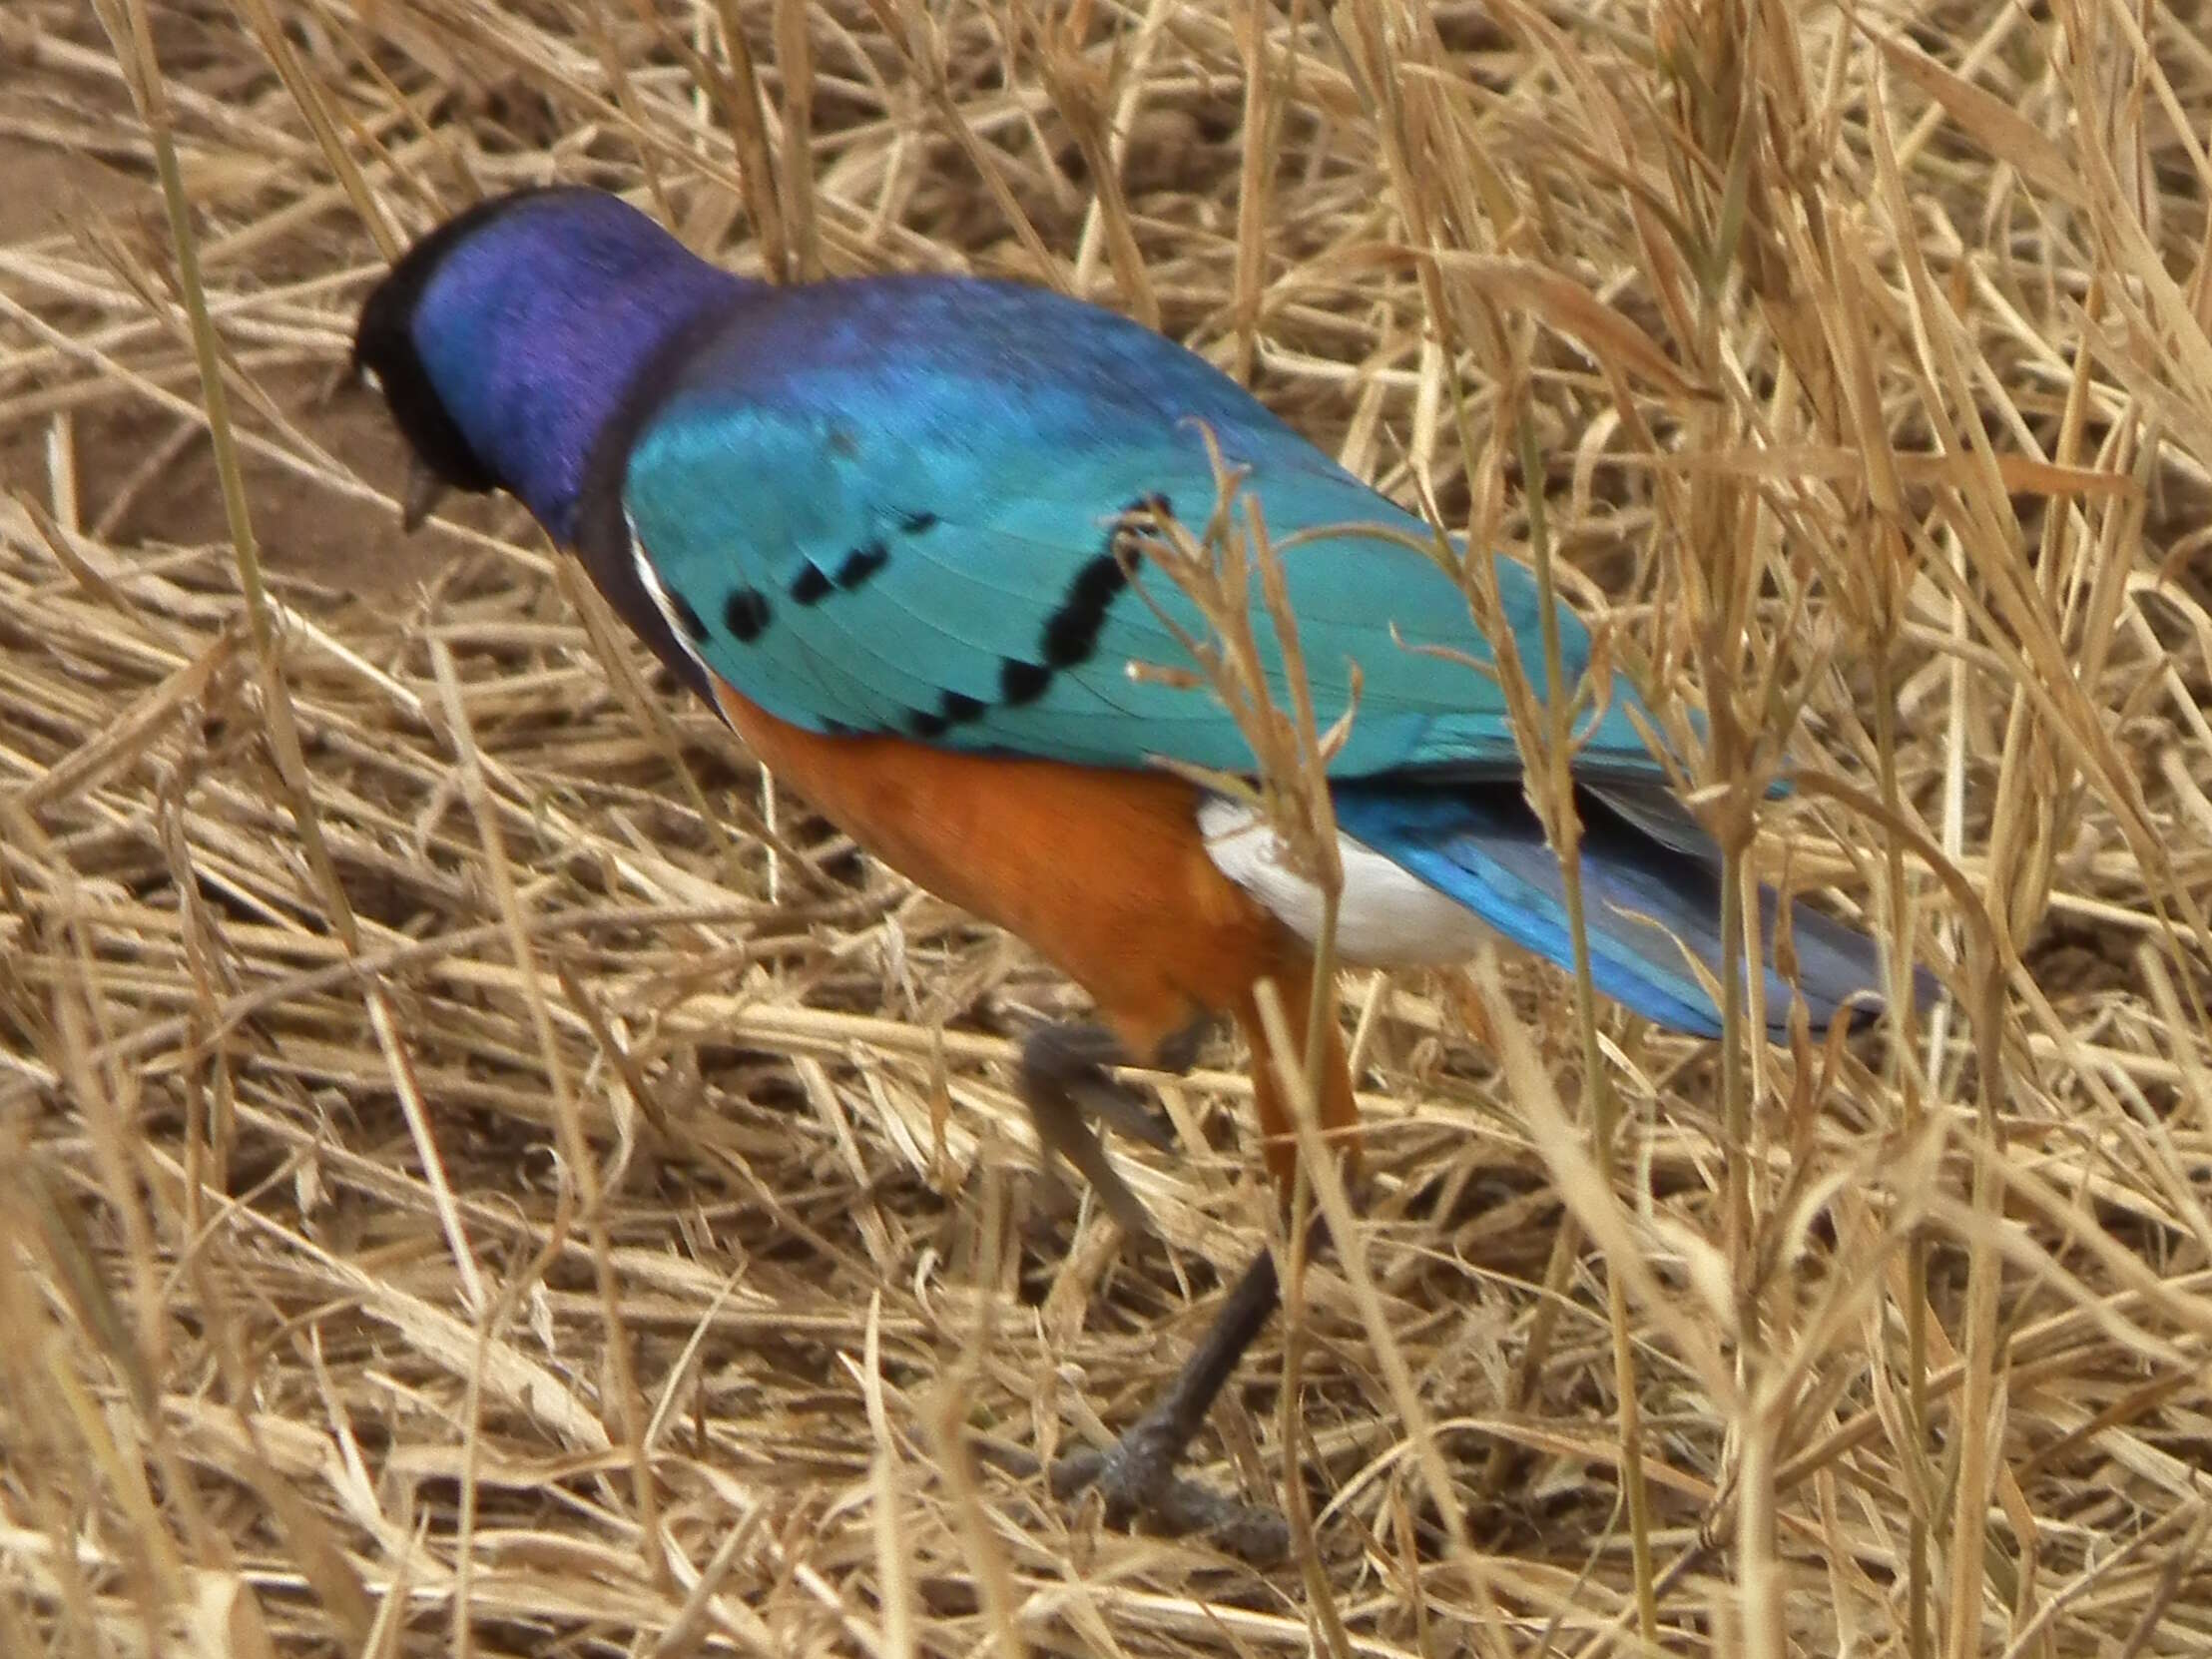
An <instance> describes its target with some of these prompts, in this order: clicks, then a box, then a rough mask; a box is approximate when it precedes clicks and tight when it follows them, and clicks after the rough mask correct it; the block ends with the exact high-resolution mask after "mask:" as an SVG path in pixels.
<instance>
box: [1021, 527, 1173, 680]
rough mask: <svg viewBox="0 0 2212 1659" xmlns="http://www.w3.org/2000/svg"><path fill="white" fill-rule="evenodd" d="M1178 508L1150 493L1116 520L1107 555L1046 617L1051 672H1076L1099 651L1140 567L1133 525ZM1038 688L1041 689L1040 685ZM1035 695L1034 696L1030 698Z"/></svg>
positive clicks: (1041, 646)
mask: <svg viewBox="0 0 2212 1659" xmlns="http://www.w3.org/2000/svg"><path fill="white" fill-rule="evenodd" d="M1173 510H1174V509H1173V508H1172V507H1170V506H1169V504H1168V499H1167V497H1166V496H1164V495H1148V496H1143V497H1140V498H1139V499H1137V500H1135V501H1132V502H1131V503H1130V504H1129V505H1128V506H1126V507H1124V508H1123V509H1122V510H1121V512H1120V514H1119V515H1118V516H1117V517H1116V519H1115V520H1114V527H1113V529H1112V530H1111V531H1110V532H1108V534H1107V537H1106V551H1105V552H1103V553H1101V554H1099V555H1098V556H1097V557H1096V558H1094V559H1091V560H1089V561H1087V562H1086V563H1085V564H1084V566H1083V568H1082V569H1080V570H1078V571H1077V572H1076V573H1075V580H1074V581H1072V582H1070V583H1069V584H1068V590H1067V594H1066V596H1065V597H1064V598H1062V599H1061V601H1060V608H1059V609H1058V610H1056V611H1054V612H1053V613H1052V615H1051V616H1049V617H1047V618H1046V619H1045V624H1044V632H1043V634H1042V635H1040V636H1039V638H1038V641H1037V650H1038V654H1039V655H1041V656H1042V657H1043V658H1044V661H1045V665H1046V667H1048V668H1056V669H1057V668H1073V667H1075V665H1076V664H1078V663H1082V662H1087V661H1089V659H1090V656H1091V654H1092V653H1093V652H1094V651H1096V650H1097V649H1098V636H1099V633H1100V631H1101V630H1103V629H1104V628H1105V626H1106V613H1107V612H1108V611H1109V610H1111V609H1112V608H1113V604H1114V601H1115V600H1116V599H1118V598H1120V597H1121V592H1122V590H1123V589H1124V588H1126V587H1128V586H1129V579H1130V576H1131V575H1132V574H1133V573H1134V572H1135V570H1136V567H1137V557H1138V554H1137V549H1136V546H1135V543H1134V533H1135V531H1136V530H1137V529H1138V528H1139V526H1138V525H1136V524H1134V523H1132V522H1131V521H1132V520H1134V519H1136V518H1138V517H1139V516H1141V515H1150V516H1153V517H1156V518H1165V517H1167V516H1168V514H1169V513H1170V512H1172V511H1173ZM1039 690H1042V688H1041V687H1040V688H1039ZM1032 695H1034V694H1032Z"/></svg>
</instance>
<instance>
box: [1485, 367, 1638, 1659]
mask: <svg viewBox="0 0 2212 1659" xmlns="http://www.w3.org/2000/svg"><path fill="white" fill-rule="evenodd" d="M1517 429H1518V434H1519V439H1520V456H1521V476H1522V477H1523V478H1525V479H1528V480H1530V481H1531V487H1530V488H1529V490H1528V493H1527V496H1526V508H1527V512H1528V548H1529V560H1530V563H1531V564H1532V565H1533V567H1534V569H1535V573H1536V606H1537V613H1538V616H1539V617H1540V618H1541V634H1542V640H1543V655H1544V663H1543V673H1544V708H1545V711H1546V713H1547V714H1548V716H1549V719H1550V730H1549V731H1548V732H1547V733H1546V734H1545V743H1544V754H1543V759H1544V761H1545V763H1546V767H1545V771H1546V772H1547V773H1548V777H1547V779H1546V782H1547V784H1548V786H1549V795H1550V801H1549V803H1548V808H1549V810H1548V811H1547V812H1546V813H1545V815H1544V817H1545V819H1546V823H1547V827H1548V828H1549V830H1550V831H1551V838H1552V844H1553V847H1554V849H1555V850H1556V851H1557V853H1558V855H1559V871H1560V876H1561V885H1562V888H1563V890H1564V893H1565V898H1566V909H1567V928H1568V933H1569V935H1570V937H1571V938H1572V939H1573V941H1574V1014H1575V1024H1576V1026H1577V1028H1578V1029H1579V1031H1580V1033H1581V1038H1582V1080H1583V1087H1584V1088H1586V1089H1587V1090H1588V1091H1589V1097H1590V1141H1591V1147H1592V1151H1593V1153H1594V1155H1595V1157H1596V1159H1597V1165H1598V1170H1599V1172H1600V1173H1601V1174H1602V1175H1603V1177H1604V1179H1605V1180H1606V1182H1607V1184H1608V1185H1610V1184H1611V1183H1612V1181H1613V1179H1614V1160H1615V1156H1616V1146H1615V1142H1616V1140H1617V1138H1618V1135H1619V1132H1620V1112H1619V1105H1618V1102H1617V1100H1616V1098H1615V1096H1614V1094H1613V1085H1612V1074H1611V1072H1610V1071H1609V1070H1608V1069H1607V1064H1606V1060H1605V1056H1604V1054H1603V1052H1602V1051H1601V1050H1600V1049H1599V1047H1598V1040H1597V995H1596V991H1595V989H1594V988H1593V987H1592V985H1591V983H1590V934H1589V928H1588V926H1587V924H1586V922H1585V918H1584V916H1583V910H1582V868H1581V861H1580V846H1581V832H1582V824H1581V819H1580V817H1579V816H1578V815H1577V813H1576V811H1575V804H1574V780H1573V774H1572V772H1571V771H1570V770H1569V769H1570V768H1571V767H1572V765H1573V761H1574V732H1573V724H1572V722H1573V708H1574V704H1573V698H1574V695H1575V690H1576V688H1573V687H1570V686H1568V685H1567V683H1566V674H1565V670H1564V667H1563V653H1562V651H1561V648H1560V643H1559V610H1558V607H1559V590H1558V583H1557V581H1556V579H1555V577H1554V575H1553V572H1552V562H1551V561H1552V548H1551V541H1550V538H1549V537H1548V536H1547V535H1546V534H1545V516H1544V501H1543V491H1542V488H1541V486H1540V485H1538V484H1536V483H1535V480H1539V479H1541V478H1542V477H1543V456H1542V452H1541V451H1540V450H1539V449H1538V447H1537V444H1536V429H1535V426H1534V424H1533V423H1532V422H1531V421H1530V419H1529V418H1528V414H1527V412H1526V409H1525V408H1523V409H1522V411H1521V413H1520V415H1519V417H1518V421H1517ZM1605 1315H1606V1323H1607V1326H1608V1328H1609V1329H1610V1331H1611V1333H1612V1341H1613V1387H1614V1392H1615V1394H1616V1396H1617V1398H1618V1402H1619V1410H1620V1448H1621V1487H1622V1493H1623V1496H1624V1497H1625V1499H1626V1501H1627V1506H1628V1536H1629V1546H1630V1548H1631V1550H1632V1551H1633V1552H1634V1561H1635V1572H1636V1630H1637V1634H1638V1635H1639V1636H1640V1637H1641V1638H1642V1640H1643V1644H1644V1647H1645V1648H1646V1649H1647V1650H1651V1649H1655V1648H1656V1647H1657V1646H1658V1642H1659V1600H1658V1595H1657V1592H1656V1591H1655V1589H1654V1588H1653V1581H1652V1570H1653V1569H1652V1557H1651V1499H1650V1495H1649V1493H1648V1492H1647V1490H1646V1489H1645V1485H1644V1451H1643V1413H1642V1406H1641V1402H1640V1400H1639V1398H1638V1392H1637V1388H1638V1384H1637V1378H1636V1351H1635V1346H1634V1339H1633V1338H1632V1337H1631V1335H1630V1331H1629V1314H1628V1288H1627V1286H1626V1285H1625V1284H1624V1283H1623V1281H1622V1279H1621V1276H1620V1274H1619V1272H1618V1271H1614V1272H1609V1273H1608V1274H1607V1275H1606V1276H1605Z"/></svg>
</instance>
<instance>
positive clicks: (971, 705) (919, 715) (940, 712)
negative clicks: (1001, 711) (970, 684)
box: [906, 691, 990, 738]
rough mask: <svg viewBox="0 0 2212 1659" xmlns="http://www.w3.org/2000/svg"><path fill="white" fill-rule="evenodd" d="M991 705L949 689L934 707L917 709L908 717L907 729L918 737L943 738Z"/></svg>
mask: <svg viewBox="0 0 2212 1659" xmlns="http://www.w3.org/2000/svg"><path fill="white" fill-rule="evenodd" d="M989 707H990V705H989V704H987V703H985V702H984V701H983V700H982V699H981V698H979V697H969V696H968V695H967V694H966V693H965V692H956V691H948V692H946V693H944V694H943V695H942V696H940V697H939V698H938V699H937V706H936V707H935V708H934V709H917V710H915V711H914V712H913V713H912V714H910V715H908V716H907V717H906V730H907V731H909V732H911V733H913V735H914V736H915V737H917V738H941V737H943V736H944V735H945V733H947V732H949V731H951V730H952V728H953V727H955V726H965V725H966V724H967V723H968V722H969V721H971V720H974V719H976V718H977V717H978V716H980V715H981V714H982V713H983V711H984V710H985V709H987V708H989Z"/></svg>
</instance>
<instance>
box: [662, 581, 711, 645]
mask: <svg viewBox="0 0 2212 1659" xmlns="http://www.w3.org/2000/svg"><path fill="white" fill-rule="evenodd" d="M668 609H669V614H670V615H671V616H673V617H675V618H676V625H677V626H678V627H679V628H681V629H683V630H684V637H685V638H686V639H688V640H690V641H691V642H692V643H693V644H694V645H697V644H698V643H699V642H700V641H701V640H703V639H705V638H706V637H707V625H706V624H705V623H704V622H701V621H700V620H699V613H698V612H697V611H695V610H693V609H692V602H691V601H690V600H688V599H686V598H685V597H684V596H683V595H682V594H680V593H677V592H675V591H673V590H671V591H670V593H669V596H668Z"/></svg>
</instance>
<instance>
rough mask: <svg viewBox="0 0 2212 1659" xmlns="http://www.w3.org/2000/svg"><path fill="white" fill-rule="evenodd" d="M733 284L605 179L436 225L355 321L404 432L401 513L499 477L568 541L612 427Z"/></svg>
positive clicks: (366, 366)
mask: <svg viewBox="0 0 2212 1659" xmlns="http://www.w3.org/2000/svg"><path fill="white" fill-rule="evenodd" d="M735 285H736V278H734V277H729V276H727V275H725V274H724V273H722V272H719V271H717V270H715V269H714V268H713V267H712V266H709V265H707V264H706V263H704V262H703V261H701V260H698V259H696V258H694V257H693V255H692V254H691V253H690V252H689V251H688V250H686V249H685V248H684V246H683V245H682V244H681V243H679V242H678V241H677V240H676V239H675V238H674V237H672V236H670V235H669V234H668V233H667V232H666V231H664V230H662V229H661V228H660V227H659V226H658V225H656V224H655V223H654V222H653V221H652V220H650V219H648V218H647V217H646V216H645V215H644V214H641V213H639V212H638V211H637V210H636V209H634V208H632V207H629V206H628V205H627V204H625V203H623V202H622V201H620V200H618V199H617V198H615V197H612V196H609V195H606V194H605V193H603V192H600V191H594V190H582V189H565V188H564V189H551V190H525V191H519V192H517V193H515V194H513V195H509V196H501V197H496V198H494V199H492V200H491V201H488V202H483V203H479V204H478V205H477V206H475V207H473V208H471V209H469V210H468V211H467V212H465V213H463V214H461V215H459V216H458V217H456V218H454V219H451V220H448V221H447V222H446V223H444V224H443V225H440V226H439V227H438V228H437V229H436V230H434V231H432V232H430V233H429V235H427V236H425V237H424V238H423V239H422V240H421V241H420V242H418V243H416V244H415V245H414V246H413V247H412V248H410V249H409V250H408V251H407V253H406V254H405V255H404V256H403V257H402V258H401V259H400V261H399V263H398V264H397V265H395V266H393V267H392V269H391V271H390V272H389V273H388V274H387V275H386V276H385V277H384V278H383V280H382V281H380V282H378V283H377V284H376V286H375V288H374V289H373V290H372V291H371V292H370V293H369V296H368V299H367V301H366V302H365V303H364V304H363V305H362V306H361V316H360V323H359V326H358V327H357V328H356V329H355V331H354V335H353V369H354V372H355V374H356V375H358V376H359V378H360V379H361V380H363V381H364V382H365V383H367V384H368V385H370V386H373V387H374V388H375V389H377V390H378V391H379V392H380V393H381V394H382V396H383V398H384V402H385V404H386V406H387V407H389V409H390V410H391V417H392V420H393V422H394V424H396V425H397V426H398V428H399V431H400V434H401V435H402V436H403V437H404V438H405V439H406V441H407V446H408V450H409V463H408V480H407V490H406V495H405V508H404V515H405V516H404V522H405V523H406V525H407V527H408V528H409V529H413V528H414V527H415V525H417V524H419V523H420V522H421V521H422V519H423V518H424V517H426V516H427V515H428V514H429V512H430V510H431V509H432V508H433V507H434V506H435V505H436V504H437V501H438V499H439V497H441V496H442V495H443V494H444V493H445V492H446V491H447V490H449V489H459V490H467V491H472V492H476V493H482V492H484V491H487V490H495V489H500V490H506V491H507V492H508V493H510V494H512V495H514V496H516V497H517V498H518V499H520V500H521V501H522V503H523V504H524V505H525V506H527V507H528V508H529V509H530V510H531V512H532V513H533V514H535V515H536V517H537V518H538V520H539V522H540V523H542V524H544V525H545V526H546V528H547V529H548V530H550V531H552V532H553V534H554V535H555V536H556V537H559V538H561V539H563V540H566V539H567V538H568V536H569V532H570V530H571V528H572V520H573V516H574V512H575V507H576V501H577V495H578V492H579V491H580V490H581V488H582V486H583V480H584V475H585V469H586V466H587V463H588V462H589V460H590V457H591V450H592V446H593V443H594V441H595V440H596V439H597V437H598V435H599V433H600V431H601V429H602V427H603V426H604V425H605V424H606V422H607V420H608V419H609V417H610V416H611V415H613V414H614V412H615V411H616V410H617V409H618V408H619V407H620V406H621V405H622V402H623V400H624V398H625V396H626V395H627V394H628V392H629V391H630V389H631V387H632V386H633V385H634V384H635V383H636V381H637V379H638V376H639V374H640V371H641V370H642V369H643V368H644V367H645V366H646V364H647V363H648V362H649V361H650V360H651V359H652V358H653V357H654V356H655V354H656V353H657V352H658V351H659V350H660V348H661V347H662V346H663V345H664V344H666V343H667V342H668V340H669V339H670V338H671V337H672V336H673V335H674V334H675V333H676V331H677V330H679V329H681V328H682V327H683V326H684V325H685V324H686V323H687V322H689V321H690V320H691V319H692V318H693V317H695V316H696V315H698V314H699V312H700V311H701V309H703V308H704V307H705V306H706V305H707V304H709V303H710V302H712V300H713V299H714V298H715V297H716V296H717V295H718V294H721V293H724V292H727V291H728V290H729V289H731V288H732V287H733V286H735Z"/></svg>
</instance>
